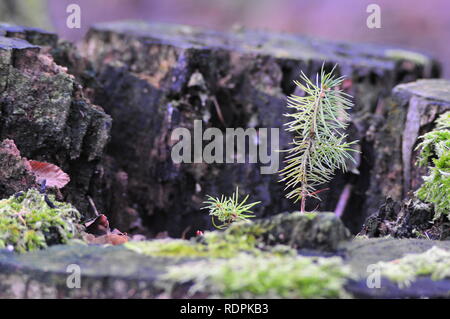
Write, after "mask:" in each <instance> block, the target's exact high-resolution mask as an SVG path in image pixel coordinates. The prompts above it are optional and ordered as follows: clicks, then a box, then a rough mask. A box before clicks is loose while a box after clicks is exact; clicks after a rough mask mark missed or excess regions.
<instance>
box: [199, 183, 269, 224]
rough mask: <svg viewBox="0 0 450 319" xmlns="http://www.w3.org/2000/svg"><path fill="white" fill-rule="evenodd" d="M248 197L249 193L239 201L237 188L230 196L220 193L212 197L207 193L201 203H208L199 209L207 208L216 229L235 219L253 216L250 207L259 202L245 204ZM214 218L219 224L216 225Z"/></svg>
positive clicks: (245, 218)
mask: <svg viewBox="0 0 450 319" xmlns="http://www.w3.org/2000/svg"><path fill="white" fill-rule="evenodd" d="M248 197H249V195H247V196H245V198H244V200H242V202H239V188H236V192H235V193H234V194H233V195H232V196H231V197H227V196H224V195H222V196H221V197H220V198H219V197H216V198H214V197H212V196H209V195H207V200H206V201H204V202H203V203H204V204H208V205H207V206H205V207H202V208H201V209H208V210H209V215H210V216H211V221H212V224H213V225H214V227H216V228H217V229H224V228H226V227H228V226H229V225H230V224H231V223H233V222H235V221H240V220H248V219H249V218H253V217H255V215H253V212H252V211H250V209H251V208H252V207H253V206H255V205H257V204H259V203H261V202H254V203H249V204H245V203H246V202H247V199H248ZM215 218H217V219H218V220H219V221H220V222H221V224H219V225H217V224H216V223H215V221H214V219H215Z"/></svg>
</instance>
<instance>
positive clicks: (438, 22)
mask: <svg viewBox="0 0 450 319" xmlns="http://www.w3.org/2000/svg"><path fill="white" fill-rule="evenodd" d="M71 3H75V4H78V5H79V6H80V7H81V21H82V24H81V29H69V28H67V26H66V18H67V15H68V14H67V13H66V8H67V6H68V5H69V4H71ZM371 3H375V4H378V5H379V6H380V7H381V25H382V28H381V29H369V28H367V26H366V19H367V17H368V15H369V14H368V13H366V8H367V6H368V5H369V4H371ZM118 19H143V20H147V21H158V22H172V23H182V24H190V25H196V26H202V27H207V28H213V29H218V30H226V29H229V28H231V27H232V26H235V25H238V26H243V27H247V28H259V29H266V30H276V31H285V32H292V33H298V34H306V35H310V36H317V37H320V38H324V39H333V40H343V41H352V42H353V41H358V42H368V43H382V44H391V45H396V46H400V47H403V48H409V49H414V50H418V51H421V52H424V53H429V54H431V55H433V56H434V57H436V58H437V59H438V60H439V61H441V62H442V63H443V66H444V77H447V78H450V59H449V56H450V46H449V40H450V1H448V0H427V1H425V0H422V1H418V0H396V1H392V0H339V1H336V0H320V1H317V0H0V20H3V21H7V20H8V21H12V22H15V23H20V24H24V25H29V26H36V27H42V28H46V29H51V30H54V31H56V32H57V33H58V34H59V35H60V36H61V37H63V38H65V39H68V40H72V41H79V40H80V39H82V37H83V35H84V33H85V32H86V31H87V30H88V28H89V25H91V24H93V23H96V22H103V21H111V20H118Z"/></svg>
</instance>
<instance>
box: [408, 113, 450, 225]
mask: <svg viewBox="0 0 450 319" xmlns="http://www.w3.org/2000/svg"><path fill="white" fill-rule="evenodd" d="M420 139H421V140H422V142H421V143H420V144H419V145H418V146H417V149H420V153H419V156H418V160H417V164H418V165H419V166H422V167H428V170H429V174H428V175H427V176H424V177H423V179H424V183H423V184H422V186H421V187H420V188H419V189H418V190H417V192H416V195H417V197H418V198H419V199H420V200H423V201H424V202H428V203H431V204H433V205H434V211H435V215H434V219H437V218H439V217H440V216H441V215H443V214H444V215H447V217H448V216H450V215H449V214H450V112H446V113H444V114H442V115H441V116H440V117H439V119H438V120H437V122H436V128H435V129H434V130H433V131H431V132H428V133H426V134H425V135H423V136H421V137H420Z"/></svg>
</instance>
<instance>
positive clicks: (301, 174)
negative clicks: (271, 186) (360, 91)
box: [279, 66, 357, 213]
mask: <svg viewBox="0 0 450 319" xmlns="http://www.w3.org/2000/svg"><path fill="white" fill-rule="evenodd" d="M335 68H336V66H335V67H334V68H333V69H332V70H331V72H329V73H326V72H325V70H324V67H323V66H322V70H321V72H320V76H319V74H317V75H316V81H315V83H313V82H312V81H311V80H310V79H309V78H308V77H307V76H306V75H305V74H304V73H303V72H302V73H301V81H294V83H295V84H296V85H297V86H298V87H299V88H300V89H301V90H302V91H303V92H305V95H304V96H296V95H291V96H289V97H288V105H287V107H288V108H290V109H292V112H291V113H288V114H285V116H286V117H288V118H289V119H291V121H290V122H288V123H287V124H285V125H286V126H287V128H286V131H287V132H290V133H293V134H294V137H293V140H292V142H291V143H290V144H291V145H292V147H291V148H290V149H288V150H285V152H287V154H288V155H287V156H286V160H285V163H286V166H285V167H284V168H283V169H282V170H280V172H279V173H280V175H281V180H280V181H281V182H286V188H285V190H286V189H290V192H289V193H287V195H286V197H287V198H289V199H294V200H295V202H297V201H299V200H300V201H301V204H300V210H301V212H302V213H304V212H305V203H306V199H307V198H308V197H314V198H317V199H319V198H318V196H317V194H318V192H319V191H316V188H317V187H318V186H319V185H322V184H324V183H327V182H328V181H330V180H331V177H332V176H333V174H334V171H335V170H336V169H340V170H343V171H346V170H347V164H346V162H347V160H353V161H354V159H353V157H352V156H351V154H350V151H356V150H354V149H352V145H353V144H355V143H357V141H353V142H347V141H346V139H347V135H346V134H345V129H346V128H347V126H348V124H347V123H348V120H349V115H348V113H347V110H348V109H350V108H351V107H352V106H353V103H352V102H351V100H350V98H351V96H350V95H348V94H346V93H345V92H343V91H342V90H340V89H339V88H340V87H341V84H342V82H343V81H344V77H338V78H336V77H334V76H333V72H334V70H335Z"/></svg>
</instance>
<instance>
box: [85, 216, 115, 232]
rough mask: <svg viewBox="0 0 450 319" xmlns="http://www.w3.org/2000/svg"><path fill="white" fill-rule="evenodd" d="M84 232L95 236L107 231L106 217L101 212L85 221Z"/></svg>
mask: <svg viewBox="0 0 450 319" xmlns="http://www.w3.org/2000/svg"><path fill="white" fill-rule="evenodd" d="M86 232H87V233H89V234H94V235H97V236H99V235H105V234H107V233H109V222H108V218H107V217H106V216H105V215H103V214H101V215H98V216H97V217H96V218H95V219H94V220H93V221H90V222H88V223H86Z"/></svg>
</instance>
